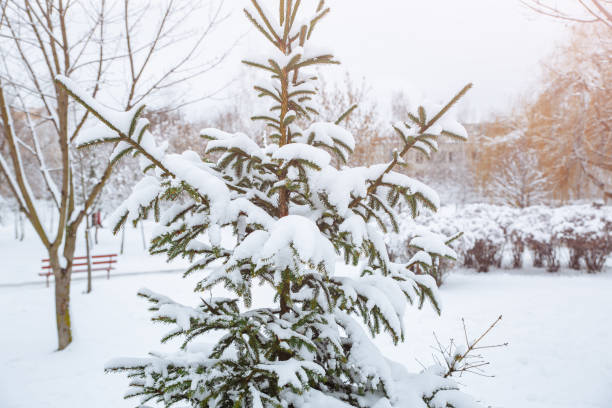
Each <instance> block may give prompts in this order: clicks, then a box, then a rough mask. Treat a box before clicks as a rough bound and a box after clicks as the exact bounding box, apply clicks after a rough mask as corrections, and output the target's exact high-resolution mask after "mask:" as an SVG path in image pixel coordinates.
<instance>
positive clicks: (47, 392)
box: [0, 273, 612, 408]
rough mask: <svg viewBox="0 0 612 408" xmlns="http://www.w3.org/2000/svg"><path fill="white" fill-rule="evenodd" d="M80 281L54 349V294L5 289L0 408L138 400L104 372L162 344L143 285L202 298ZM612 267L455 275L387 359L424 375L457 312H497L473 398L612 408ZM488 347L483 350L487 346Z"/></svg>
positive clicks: (161, 282) (187, 289) (150, 282)
mask: <svg viewBox="0 0 612 408" xmlns="http://www.w3.org/2000/svg"><path fill="white" fill-rule="evenodd" d="M84 285H85V283H84V282H82V281H80V282H76V283H75V284H74V287H73V292H72V302H73V303H72V312H73V326H74V336H75V338H74V343H73V345H71V346H70V347H69V349H68V350H66V351H63V352H55V351H54V347H55V341H56V340H55V337H54V336H55V332H54V312H53V297H52V290H51V289H46V288H44V287H41V286H38V287H32V286H26V287H19V288H15V287H13V288H6V287H5V288H0V309H1V310H3V313H1V314H0V327H2V328H3V335H2V336H0V350H2V352H1V353H0V367H2V370H1V371H0V407H2V408H18V407H23V408H32V407H45V408H72V407H89V408H96V407H100V408H101V407H104V408H107V407H131V406H135V405H136V401H124V400H122V398H121V397H122V394H123V392H124V391H125V387H126V383H127V382H126V380H125V379H124V377H123V376H122V375H108V374H104V373H103V365H104V363H105V362H106V361H107V360H108V359H110V358H112V357H117V356H138V355H143V354H144V353H145V352H146V351H148V350H163V349H166V348H168V347H169V348H172V346H173V345H164V346H160V345H159V343H158V339H159V337H160V335H161V334H162V333H163V332H164V330H165V328H163V327H159V326H157V325H153V324H152V323H151V322H150V321H149V316H148V312H147V311H146V303H145V302H144V301H143V300H140V299H139V298H137V297H136V295H135V293H136V291H137V289H139V288H140V287H141V286H146V287H149V288H151V289H152V290H155V291H159V292H162V293H165V294H168V295H170V296H172V297H174V298H175V299H176V300H182V301H189V300H196V295H194V294H193V293H192V291H191V288H192V287H193V280H190V281H189V280H183V279H181V278H180V277H179V276H178V274H168V273H167V274H150V275H140V276H126V277H117V278H115V279H111V280H110V281H106V280H97V281H96V282H95V290H94V292H93V293H92V294H90V295H85V294H83V289H84ZM610 293H612V274H610V273H606V274H602V275H599V276H574V277H567V276H548V275H544V274H541V275H536V276H526V275H519V276H512V275H508V274H504V273H492V274H488V275H484V274H481V275H477V274H460V273H456V274H452V275H451V276H450V277H449V278H448V281H447V284H446V285H445V286H444V287H443V289H442V290H441V295H442V299H443V301H444V312H443V314H442V317H437V316H436V315H435V313H434V312H433V311H432V310H431V309H430V308H426V309H425V310H423V311H421V312H418V311H414V312H413V311H411V312H409V314H408V315H407V316H406V319H407V321H408V322H409V326H408V327H410V330H409V331H408V338H407V341H406V342H405V343H404V344H401V345H399V346H397V347H394V346H393V345H392V343H391V342H390V341H388V340H387V339H385V338H381V339H380V340H379V341H378V344H379V345H380V346H381V347H382V348H383V349H384V350H385V352H386V353H387V354H388V355H389V356H390V357H392V358H395V359H397V360H400V361H402V362H403V363H405V364H407V365H408V366H410V367H411V368H412V369H415V370H417V369H418V368H419V364H418V363H417V362H416V361H415V359H414V357H417V358H418V359H419V360H420V361H422V362H424V363H426V362H429V361H430V359H431V357H430V353H431V351H432V350H431V348H430V345H432V344H433V343H434V339H433V336H432V333H433V331H435V332H436V333H437V335H438V337H439V338H440V339H448V338H449V337H456V338H461V336H462V329H461V320H460V319H461V317H464V318H465V319H466V322H467V326H468V330H469V331H470V332H471V333H472V334H473V335H476V334H478V332H480V331H482V330H483V329H484V328H485V327H487V326H488V325H489V324H490V323H491V322H492V321H493V320H494V319H495V318H496V317H497V316H498V315H499V314H503V315H504V318H503V321H502V323H501V324H500V326H499V327H498V328H497V329H495V331H494V332H493V333H492V334H491V336H490V338H489V342H490V343H497V342H504V341H508V342H509V343H510V345H509V346H508V347H507V348H504V349H492V350H489V351H487V352H486V357H487V359H488V360H489V361H490V362H491V366H490V367H489V369H488V371H489V373H491V374H494V375H495V376H496V377H495V378H484V377H474V376H472V377H467V378H465V379H463V380H462V382H463V383H465V384H466V387H467V389H468V390H469V392H470V393H471V394H472V395H475V396H477V397H479V398H480V399H481V400H482V401H483V402H484V403H485V404H486V405H485V406H492V407H508V408H510V407H512V408H517V407H520V408H565V407H567V408H569V407H571V408H578V407H580V408H595V407H597V408H608V407H610V406H612V356H611V355H610V353H609V351H610V348H611V346H612V324H610V312H612V300H611V297H610ZM485 351H486V350H485Z"/></svg>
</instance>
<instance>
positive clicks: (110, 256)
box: [42, 254, 117, 262]
mask: <svg viewBox="0 0 612 408" xmlns="http://www.w3.org/2000/svg"><path fill="white" fill-rule="evenodd" d="M116 256H117V254H107V255H92V256H91V258H112V257H116ZM72 259H87V257H86V256H75V257H74V258H72ZM42 262H49V259H43V260H42Z"/></svg>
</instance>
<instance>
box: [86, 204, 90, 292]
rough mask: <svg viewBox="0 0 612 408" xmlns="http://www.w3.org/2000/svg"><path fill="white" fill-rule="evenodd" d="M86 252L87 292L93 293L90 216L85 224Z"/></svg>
mask: <svg viewBox="0 0 612 408" xmlns="http://www.w3.org/2000/svg"><path fill="white" fill-rule="evenodd" d="M85 253H86V255H87V291H86V292H85V293H91V251H90V248H89V216H87V222H86V224H85Z"/></svg>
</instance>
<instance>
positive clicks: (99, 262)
mask: <svg viewBox="0 0 612 408" xmlns="http://www.w3.org/2000/svg"><path fill="white" fill-rule="evenodd" d="M114 263H117V260H116V259H114V260H110V261H96V262H92V263H91V264H92V265H110V264H114ZM86 265H87V262H84V263H73V264H72V266H73V267H75V266H86ZM42 269H51V265H44V266H43V267H42Z"/></svg>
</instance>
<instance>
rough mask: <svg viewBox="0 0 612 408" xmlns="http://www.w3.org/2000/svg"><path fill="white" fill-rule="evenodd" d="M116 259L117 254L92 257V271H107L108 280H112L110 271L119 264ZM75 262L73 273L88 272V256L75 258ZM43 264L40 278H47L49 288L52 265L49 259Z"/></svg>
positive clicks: (43, 261)
mask: <svg viewBox="0 0 612 408" xmlns="http://www.w3.org/2000/svg"><path fill="white" fill-rule="evenodd" d="M116 258H117V254H107V255H92V257H91V271H92V272H94V271H106V279H110V271H111V270H112V269H115V267H114V264H115V263H117V259H116ZM73 262H74V263H73V264H72V273H80V272H87V257H86V256H75V257H74V261H73ZM42 263H43V265H42V272H41V273H39V274H38V276H45V277H46V278H47V287H49V277H50V276H53V271H52V270H51V264H50V263H49V260H48V259H43V260H42Z"/></svg>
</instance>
